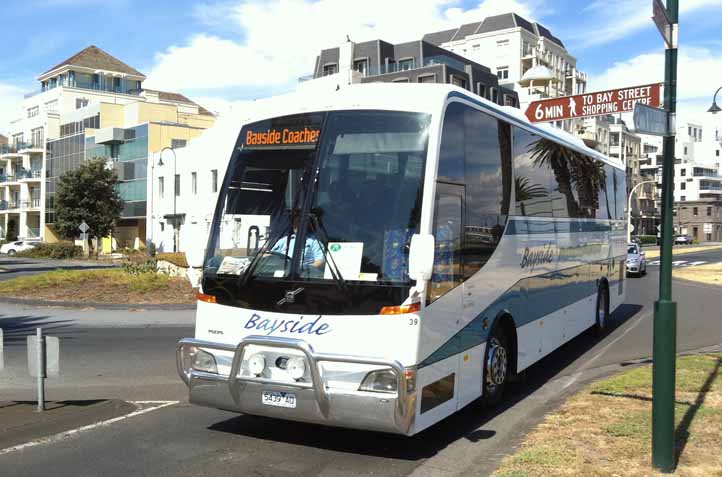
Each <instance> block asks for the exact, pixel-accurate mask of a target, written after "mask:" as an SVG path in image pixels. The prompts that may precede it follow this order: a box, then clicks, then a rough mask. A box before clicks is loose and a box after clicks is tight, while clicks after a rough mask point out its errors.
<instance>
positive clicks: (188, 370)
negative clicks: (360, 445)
mask: <svg viewBox="0 0 722 477" xmlns="http://www.w3.org/2000/svg"><path fill="white" fill-rule="evenodd" d="M248 345H258V346H264V347H271V348H278V349H281V350H283V349H286V350H291V349H292V350H297V351H301V352H303V354H304V355H305V358H306V363H307V366H309V370H310V373H311V382H309V383H296V382H288V381H278V380H270V379H263V378H256V377H253V378H251V377H243V376H240V375H239V370H240V367H241V360H242V358H243V351H244V349H245V348H246V346H248ZM189 347H196V348H200V349H203V350H205V351H207V352H210V353H213V351H214V350H215V351H223V352H232V353H233V361H232V365H231V369H230V373H229V375H224V374H216V373H209V372H205V371H199V370H197V369H194V368H193V367H192V366H191V365H190V363H187V362H185V359H184V356H186V355H187V353H186V351H187V348H189ZM322 362H335V363H349V364H362V365H372V366H378V368H390V369H391V370H392V371H393V372H394V374H395V375H396V382H397V392H396V393H395V394H389V393H377V392H369V391H356V390H350V389H338V388H332V387H329V386H328V385H327V384H326V382H324V380H323V377H322V375H321V367H320V366H319V364H320V363H322ZM177 365H178V373H179V375H180V377H181V379H182V380H183V381H184V382H185V383H186V385H187V386H188V389H189V401H190V402H191V403H192V404H197V405H200V406H206V407H212V408H218V409H224V410H227V411H234V412H241V413H244V414H250V415H256V416H266V417H272V418H279V419H286V420H292V421H300V422H309V423H315V424H323V425H330V426H338V427H348V428H353V429H363V430H370V431H380V432H390V433H395V434H405V435H410V433H411V429H412V427H413V416H414V411H415V407H416V406H415V405H416V393H415V392H413V390H412V391H411V392H407V389H409V388H408V383H407V379H406V372H405V370H404V368H403V366H402V365H401V364H400V363H399V362H397V361H385V360H379V359H373V358H363V357H356V356H345V355H335V354H321V353H315V352H314V351H313V348H312V347H311V345H310V344H308V343H306V342H305V341H302V340H297V339H289V338H277V337H268V336H249V337H247V338H245V339H244V340H243V341H241V342H240V343H239V344H238V345H237V346H232V345H226V344H222V343H214V342H209V341H203V340H196V339H191V338H185V339H183V340H181V341H180V342H179V343H178V348H177ZM264 392H280V393H293V394H294V395H295V407H294V408H287V407H277V406H270V405H268V404H264V403H263V400H262V397H263V393H264Z"/></svg>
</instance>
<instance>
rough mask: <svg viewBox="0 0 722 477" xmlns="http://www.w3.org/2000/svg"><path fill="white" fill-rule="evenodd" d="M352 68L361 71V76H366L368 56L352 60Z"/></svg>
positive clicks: (367, 72)
mask: <svg viewBox="0 0 722 477" xmlns="http://www.w3.org/2000/svg"><path fill="white" fill-rule="evenodd" d="M353 69H354V70H356V71H358V72H359V73H361V75H363V76H368V74H369V60H368V58H364V59H362V60H354V62H353Z"/></svg>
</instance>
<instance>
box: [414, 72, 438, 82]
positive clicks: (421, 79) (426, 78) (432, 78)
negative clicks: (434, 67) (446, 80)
mask: <svg viewBox="0 0 722 477" xmlns="http://www.w3.org/2000/svg"><path fill="white" fill-rule="evenodd" d="M416 81H418V82H419V83H436V74H433V75H423V76H419V77H418V78H417V79H416Z"/></svg>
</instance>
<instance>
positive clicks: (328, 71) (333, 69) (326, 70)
mask: <svg viewBox="0 0 722 477" xmlns="http://www.w3.org/2000/svg"><path fill="white" fill-rule="evenodd" d="M336 73H338V65H336V63H331V64H328V65H323V76H329V75H335V74H336Z"/></svg>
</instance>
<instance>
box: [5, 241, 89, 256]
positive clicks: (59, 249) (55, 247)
mask: <svg viewBox="0 0 722 477" xmlns="http://www.w3.org/2000/svg"><path fill="white" fill-rule="evenodd" d="M82 254H83V248H82V247H79V246H77V245H75V244H72V243H70V242H56V243H42V242H41V243H39V244H37V245H36V246H35V247H33V248H31V249H30V250H24V251H22V252H19V253H18V256H20V257H29V258H63V259H67V258H76V257H80V256H81V255H82Z"/></svg>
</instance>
